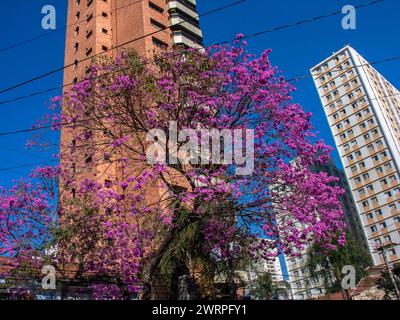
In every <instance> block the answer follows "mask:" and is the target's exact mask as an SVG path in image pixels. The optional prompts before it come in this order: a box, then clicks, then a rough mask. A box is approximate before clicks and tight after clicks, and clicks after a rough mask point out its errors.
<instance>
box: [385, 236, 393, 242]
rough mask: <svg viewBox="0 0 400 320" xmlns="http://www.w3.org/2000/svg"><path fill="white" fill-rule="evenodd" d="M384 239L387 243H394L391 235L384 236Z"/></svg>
mask: <svg viewBox="0 0 400 320" xmlns="http://www.w3.org/2000/svg"><path fill="white" fill-rule="evenodd" d="M383 239H385V242H389V243H390V242H392V238H391V237H390V235H387V236H384V237H383Z"/></svg>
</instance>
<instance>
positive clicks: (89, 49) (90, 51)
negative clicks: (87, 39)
mask: <svg viewBox="0 0 400 320" xmlns="http://www.w3.org/2000/svg"><path fill="white" fill-rule="evenodd" d="M92 52H93V48H86V55H87V56H89V55H90V54H91V53H92Z"/></svg>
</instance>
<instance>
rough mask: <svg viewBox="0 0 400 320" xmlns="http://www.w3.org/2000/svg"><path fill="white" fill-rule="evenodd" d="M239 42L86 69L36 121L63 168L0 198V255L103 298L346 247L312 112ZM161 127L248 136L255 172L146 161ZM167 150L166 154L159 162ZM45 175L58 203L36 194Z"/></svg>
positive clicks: (265, 60)
mask: <svg viewBox="0 0 400 320" xmlns="http://www.w3.org/2000/svg"><path fill="white" fill-rule="evenodd" d="M245 47H246V43H245V42H243V41H241V40H240V39H239V38H238V40H237V41H236V43H235V45H234V46H229V45H224V46H217V47H213V48H211V49H207V50H204V51H199V50H193V49H188V50H184V49H182V48H176V49H171V50H165V51H161V52H158V53H155V55H154V58H153V59H152V60H151V62H149V61H148V60H144V59H142V58H140V57H138V56H137V55H136V54H135V53H132V52H126V53H124V54H123V55H122V56H121V57H119V58H118V59H116V60H114V61H111V60H107V59H103V60H102V61H98V62H96V63H95V64H93V65H92V66H91V68H90V70H89V74H88V76H87V79H86V80H84V81H81V82H79V83H77V84H75V85H74V86H73V88H72V89H71V90H70V91H69V92H68V93H67V94H65V95H64V97H62V99H61V98H55V99H53V100H52V110H54V114H51V115H49V116H47V117H45V118H44V119H43V121H42V122H40V123H39V124H37V125H39V126H40V125H48V124H51V127H52V128H53V129H55V130H61V131H62V137H63V139H62V140H61V146H60V150H61V153H60V156H61V164H60V168H59V169H52V168H40V169H38V170H36V172H35V174H34V176H32V177H31V179H33V180H38V179H40V180H42V181H41V183H39V182H37V183H36V182H30V181H25V180H23V181H21V182H20V183H18V184H16V186H15V187H14V188H11V189H9V190H5V189H2V190H1V204H0V243H1V245H0V250H1V253H2V254H7V255H9V256H15V255H16V254H17V253H19V252H24V257H26V256H27V253H28V255H30V256H33V255H41V259H47V260H50V262H51V263H53V264H54V265H56V266H57V268H58V270H70V268H71V266H73V265H75V266H77V267H76V270H75V269H74V270H75V271H74V275H73V278H74V279H78V278H80V277H83V276H88V275H91V276H93V277H92V278H93V290H94V292H96V297H99V298H107V297H109V298H114V299H117V298H124V297H128V296H129V295H131V294H133V293H138V292H140V293H141V294H142V295H141V296H142V297H143V298H144V299H145V298H149V297H150V296H151V292H152V287H154V283H155V279H156V278H158V276H159V274H163V273H164V274H166V272H167V271H165V270H164V269H163V268H164V267H165V266H166V265H171V264H174V263H175V269H176V267H177V265H178V264H179V266H180V267H181V268H182V265H183V266H184V267H186V269H187V272H188V273H191V272H193V273H195V272H200V273H202V271H204V270H206V269H207V267H206V266H207V265H208V266H209V268H211V267H210V265H213V266H214V265H215V264H216V263H220V262H224V261H228V260H229V259H236V258H240V257H241V256H243V255H248V256H254V257H255V253H256V252H257V253H259V252H262V256H263V257H264V258H266V259H268V258H271V257H273V256H275V255H276V254H279V253H285V254H288V255H291V254H295V251H296V250H297V249H302V248H303V247H304V246H305V245H308V244H309V243H310V242H317V243H321V244H325V245H326V246H330V243H332V242H334V241H336V240H337V239H338V238H340V239H343V235H342V234H343V230H344V223H343V213H342V210H341V206H340V202H339V200H338V196H339V195H340V194H341V192H342V190H341V189H340V188H337V187H334V186H333V184H332V183H331V182H333V181H334V180H335V178H332V177H329V176H327V175H326V174H325V173H313V172H312V171H311V170H310V169H309V167H310V165H312V164H313V162H314V161H320V162H324V161H327V159H328V157H329V152H330V148H329V147H328V146H326V145H325V144H324V143H323V142H322V141H316V136H315V134H314V132H313V127H312V125H311V122H310V117H311V114H309V113H307V112H305V111H303V109H302V108H301V106H300V105H298V104H296V103H293V102H292V99H291V96H290V94H291V92H292V91H293V90H294V87H293V86H292V85H290V84H289V83H288V82H286V81H285V79H284V77H282V76H281V75H280V74H279V73H278V71H277V69H276V68H275V67H274V66H272V65H271V63H270V61H269V53H270V51H269V50H267V51H265V52H263V53H262V54H261V55H260V56H259V57H256V56H254V55H251V54H249V53H247V52H246V49H245ZM171 121H174V122H176V124H177V130H178V132H179V131H180V130H183V129H187V128H191V129H196V130H199V129H204V130H212V129H218V130H223V129H227V130H239V129H242V130H246V129H252V130H253V132H254V169H253V171H252V174H248V175H236V174H235V169H237V168H238V167H240V165H238V164H235V163H232V164H224V163H223V162H222V163H219V164H200V163H197V164H196V163H195V164H187V163H183V162H182V161H181V160H180V159H178V160H177V161H176V162H175V163H174V162H172V161H166V162H165V163H159V164H151V163H149V162H148V161H147V160H146V151H147V148H148V146H149V142H148V141H146V138H145V137H146V134H148V133H149V132H150V131H151V130H153V129H161V130H163V131H164V132H167V137H166V138H167V139H171V137H170V136H169V135H168V132H169V131H168V130H169V127H170V123H171ZM201 139H204V138H203V137H200V140H201ZM315 141H316V142H315ZM185 143H186V141H185V142H178V145H177V148H178V150H179V149H181V148H183V147H184V144H185ZM30 144H31V145H34V144H39V145H40V144H41V142H40V141H39V140H38V139H36V140H34V141H32V142H31V143H30ZM244 151H246V150H244ZM247 151H248V152H249V150H247ZM174 152H176V150H172V149H170V148H169V146H167V149H166V158H167V160H171V159H172V158H173V156H174V154H176V153H174ZM55 178H59V181H60V188H59V190H60V193H59V194H58V195H57V196H55V194H54V193H52V192H50V189H48V188H47V187H44V186H47V184H46V181H45V180H49V179H50V180H51V179H55ZM51 199H54V201H56V200H58V201H59V205H58V206H56V208H55V207H52V206H53V205H54V202H53V201H51ZM54 224H55V225H56V226H55V225H54ZM259 238H268V239H270V241H268V242H263V241H261V242H260V241H257V240H258V239H259ZM37 240H40V242H37ZM194 240H196V241H194ZM191 241H192V242H191ZM32 243H36V244H35V245H33V244H32ZM178 246H180V248H183V249H182V250H181V251H179V250H176V248H177V247H178ZM49 247H52V248H55V250H53V253H52V254H48V250H45V248H47V249H48V248H49ZM174 250H175V251H174ZM182 251H184V252H185V255H184V256H185V257H184V258H183V257H181V256H179V255H178V254H177V252H182ZM46 252H47V253H46ZM168 254H170V255H171V254H173V255H174V259H175V260H174V261H172V260H171V259H169V258H168ZM211 256H213V258H211ZM199 257H201V258H202V259H200V258H199ZM178 260H179V261H178ZM200 260H201V261H202V263H199V262H198V261H200ZM204 261H208V262H204ZM207 263H208V264H207ZM175 269H174V270H175ZM106 276H107V277H106ZM102 292H103V293H104V295H103V296H102ZM153 293H154V290H153Z"/></svg>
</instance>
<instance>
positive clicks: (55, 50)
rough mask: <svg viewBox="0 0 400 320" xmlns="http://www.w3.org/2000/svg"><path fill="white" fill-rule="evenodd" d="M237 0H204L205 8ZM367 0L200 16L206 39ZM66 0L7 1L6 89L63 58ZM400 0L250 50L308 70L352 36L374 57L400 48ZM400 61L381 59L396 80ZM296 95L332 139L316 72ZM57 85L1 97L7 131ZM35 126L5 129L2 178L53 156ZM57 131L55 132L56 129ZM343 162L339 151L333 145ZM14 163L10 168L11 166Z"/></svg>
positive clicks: (1, 78)
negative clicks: (50, 26)
mask: <svg viewBox="0 0 400 320" xmlns="http://www.w3.org/2000/svg"><path fill="white" fill-rule="evenodd" d="M231 2H233V0H198V7H199V11H200V13H202V12H206V11H208V10H210V9H213V8H216V7H219V6H221V5H224V4H228V3H231ZM366 2H368V0H357V1H352V0H345V1H341V0H335V1H326V0H325V1H321V0H309V1H308V0H307V1H296V0H287V1H273V0H268V1H267V0H247V1H246V2H245V3H243V4H240V5H238V6H236V7H233V8H230V9H227V10H224V11H221V12H218V13H215V14H212V15H208V16H205V17H203V18H202V19H201V25H202V28H203V32H204V38H205V44H206V45H210V44H213V43H217V42H220V41H224V40H228V39H232V38H233V37H234V36H235V34H237V33H244V34H247V33H253V32H257V31H262V30H264V29H268V28H271V27H274V26H279V25H285V24H289V23H293V22H297V21H299V20H302V19H307V18H311V17H315V16H320V15H323V14H326V13H330V12H332V11H336V10H340V9H341V8H342V7H343V6H344V5H347V4H352V5H357V4H361V3H366ZM66 3H67V1H65V0H35V1H31V0H14V1H1V4H0V8H1V12H2V19H1V20H0V39H1V42H0V64H1V68H0V70H1V71H0V90H1V89H4V88H6V87H8V86H10V85H13V84H15V83H19V82H21V81H23V80H27V79H30V78H32V77H34V76H37V75H39V74H42V73H45V72H47V71H50V70H53V69H56V68H58V67H60V66H62V65H63V59H64V36H65V30H64V29H63V27H65V17H66V9H67V8H66ZM47 4H50V5H54V6H55V7H56V9H57V27H58V31H57V32H55V33H51V31H46V30H43V29H42V28H41V19H42V17H43V15H42V13H41V9H42V7H43V6H44V5H47ZM399 13H400V2H399V1H398V0H386V1H384V2H383V3H380V4H377V5H375V6H372V7H368V8H363V9H359V10H358V11H357V29H356V30H343V29H342V28H341V19H342V16H335V17H331V18H328V19H325V20H321V21H317V22H314V23H310V24H305V25H300V26H297V27H294V28H290V29H286V30H281V31H277V32H274V33H270V34H267V35H264V36H260V37H256V38H252V39H250V40H249V51H251V52H254V53H260V52H262V51H263V50H264V49H266V48H271V49H272V50H273V51H272V54H271V61H272V63H273V64H274V65H276V66H278V68H279V69H280V70H282V72H283V74H284V75H285V76H286V77H287V78H292V77H295V76H303V75H307V74H309V69H310V67H312V66H314V65H315V64H316V63H318V62H319V61H321V60H322V59H324V58H326V57H327V56H328V55H330V54H331V53H333V52H334V51H337V50H338V49H340V48H341V47H343V46H344V45H346V44H350V45H352V46H353V47H354V48H355V49H356V50H357V51H359V52H360V53H361V54H362V55H363V56H364V57H365V58H366V59H367V60H369V61H375V60H381V59H384V58H387V57H392V56H398V55H400V43H399V41H398V40H399V35H398V31H399V30H400V20H399V19H398V15H399ZM46 33H50V35H48V36H45V37H44V38H41V39H39V40H37V41H33V42H31V43H28V44H25V45H23V46H20V47H17V48H14V49H10V50H7V51H4V52H1V49H2V48H4V47H8V46H9V45H12V44H14V43H16V42H19V41H22V40H25V39H29V38H31V37H34V36H37V35H42V34H46ZM399 66H400V61H394V62H388V63H383V64H379V65H377V66H376V68H377V69H378V71H380V72H381V73H382V74H383V75H384V76H385V77H386V78H387V79H389V81H391V82H392V83H393V84H394V85H395V86H396V87H398V88H400V75H399V72H398V71H399ZM61 84H62V72H59V73H57V74H54V75H51V76H49V77H47V78H44V79H41V80H39V81H36V82H34V83H31V84H29V85H27V86H24V87H22V88H19V89H17V90H14V91H12V92H8V93H5V94H0V103H1V101H4V100H6V99H9V98H14V97H17V96H21V95H25V94H29V93H32V92H35V91H38V90H42V89H47V88H52V87H56V86H58V85H61ZM296 87H297V92H296V93H294V100H295V101H296V102H298V103H300V104H301V105H303V107H304V108H305V109H306V110H313V113H314V115H313V119H312V121H313V124H314V126H315V127H316V129H317V130H318V131H319V132H320V136H321V137H322V138H323V139H325V140H326V141H327V142H328V143H329V144H331V145H333V140H332V137H331V134H330V130H329V127H328V126H327V121H326V119H325V116H324V114H323V112H322V108H321V105H320V102H319V98H318V96H317V93H316V90H315V88H314V85H313V83H312V80H311V78H307V79H305V80H302V81H299V82H298V83H296ZM57 93H59V92H57V91H55V92H53V93H48V94H45V95H40V96H36V97H33V98H30V99H24V100H21V101H17V102H13V103H10V104H3V105H0V133H1V132H5V131H10V130H16V129H23V128H29V127H31V125H32V124H33V123H34V121H35V120H36V119H37V118H40V116H41V115H43V114H44V113H46V111H47V110H46V104H47V102H48V101H49V99H50V98H51V96H52V95H56V94H57ZM29 137H30V134H20V135H12V136H0V185H9V184H10V183H11V181H12V179H15V178H18V177H20V176H22V175H26V174H27V173H28V172H29V170H30V169H31V168H30V167H26V168H18V169H8V168H11V167H15V166H20V165H31V164H40V163H43V162H46V161H49V160H52V159H51V152H31V151H28V150H26V149H25V142H26V140H27V139H28V138H29ZM52 138H53V139H54V135H53V136H52ZM334 157H335V160H336V162H337V163H338V162H339V161H338V158H337V155H336V153H334ZM7 169H8V170H7Z"/></svg>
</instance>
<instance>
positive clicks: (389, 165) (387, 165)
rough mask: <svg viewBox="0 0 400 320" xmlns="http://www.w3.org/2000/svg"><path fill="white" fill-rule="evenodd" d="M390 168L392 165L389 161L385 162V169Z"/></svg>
mask: <svg viewBox="0 0 400 320" xmlns="http://www.w3.org/2000/svg"><path fill="white" fill-rule="evenodd" d="M390 169H392V165H391V164H390V163H386V164H385V170H386V171H389V170H390Z"/></svg>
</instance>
